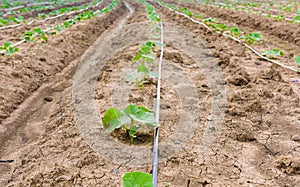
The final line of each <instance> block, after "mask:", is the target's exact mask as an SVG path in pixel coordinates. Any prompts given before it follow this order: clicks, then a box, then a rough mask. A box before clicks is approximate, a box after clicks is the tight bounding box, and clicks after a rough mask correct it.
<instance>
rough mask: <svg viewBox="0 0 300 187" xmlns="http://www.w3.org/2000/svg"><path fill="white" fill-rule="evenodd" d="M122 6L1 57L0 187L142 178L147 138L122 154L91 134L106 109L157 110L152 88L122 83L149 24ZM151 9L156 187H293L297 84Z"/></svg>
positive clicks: (235, 47)
mask: <svg viewBox="0 0 300 187" xmlns="http://www.w3.org/2000/svg"><path fill="white" fill-rule="evenodd" d="M125 2H127V3H128V4H127V6H125V4H124V2H122V3H121V4H119V6H118V7H117V8H116V9H115V10H114V11H113V12H110V13H108V14H106V15H103V16H100V17H97V18H94V19H91V20H88V21H86V22H84V23H81V24H79V25H77V26H75V27H72V28H70V30H67V31H64V32H62V33H61V34H60V35H59V36H57V37H53V38H51V39H50V40H49V42H48V43H46V44H38V43H36V44H33V45H27V46H26V45H24V46H22V48H24V49H23V50H21V52H20V53H18V54H16V55H14V56H12V57H11V58H9V59H7V58H5V57H0V59H1V63H0V65H1V69H0V76H1V87H0V92H1V108H0V109H1V110H0V119H1V125H0V141H1V144H0V158H1V159H13V160H14V162H13V163H0V176H1V177H0V184H1V185H0V186H120V181H121V177H122V174H123V173H124V172H127V171H134V170H139V171H146V172H151V141H152V138H153V137H152V136H151V133H150V134H149V135H148V136H145V137H144V139H142V140H141V141H140V142H138V143H139V144H138V145H130V144H129V143H128V142H126V141H124V140H123V139H122V137H121V138H120V137H118V136H117V135H114V134H113V135H110V134H108V133H107V132H106V131H104V130H102V128H101V123H100V119H101V117H102V116H103V112H104V111H105V109H106V108H107V107H110V106H111V105H119V106H123V105H124V104H126V103H128V102H133V103H136V104H145V105H147V106H148V107H149V108H153V107H154V103H155V102H154V101H155V100H154V96H153V94H154V93H155V91H154V90H155V84H154V83H155V82H154V83H153V84H149V85H146V87H149V89H148V90H149V91H141V90H137V89H134V87H132V86H127V85H128V84H126V80H125V79H124V75H126V73H128V72H131V71H132V70H133V69H132V68H133V67H132V66H130V64H131V58H132V57H133V56H134V54H135V53H136V51H137V50H138V46H139V44H140V43H141V42H143V41H145V40H147V39H148V37H149V36H148V35H147V32H148V29H149V25H150V24H149V23H148V22H147V18H146V14H145V10H144V7H143V6H141V5H139V4H138V3H136V2H135V1H132V0H128V1H125ZM155 6H156V8H157V11H158V14H159V15H160V17H161V18H162V21H163V23H164V31H165V32H164V36H165V54H164V67H163V77H162V82H163V83H162V98H161V99H162V106H161V108H162V113H161V119H162V120H163V121H162V127H161V134H160V148H159V149H160V157H161V162H160V164H159V173H158V181H159V184H158V186H165V185H166V184H167V183H169V184H170V186H174V187H177V186H178V187H182V186H190V187H192V186H194V187H198V186H298V185H299V184H300V127H299V124H300V107H299V94H300V90H299V88H300V85H299V83H297V82H293V80H295V79H299V75H298V74H295V73H293V72H290V71H288V70H285V69H283V68H281V67H278V66H275V65H272V64H270V63H268V62H265V61H263V60H261V59H259V58H258V57H257V56H255V55H254V54H253V53H252V52H250V51H249V50H247V49H246V48H244V46H242V45H240V44H238V43H235V42H234V41H232V40H230V39H227V38H225V37H223V36H222V35H220V34H217V33H214V32H212V31H208V30H206V29H205V28H204V27H202V26H200V25H197V24H195V23H193V22H191V21H190V20H188V19H187V18H184V17H182V16H181V15H176V13H174V12H171V11H169V10H168V9H166V8H162V7H160V6H159V5H158V4H155ZM128 7H129V8H128ZM194 8H195V10H202V9H203V7H201V6H200V5H199V7H196V6H195V7H194ZM222 11H223V10H222ZM217 13H218V14H217ZM217 13H216V14H215V15H223V14H221V13H222V12H221V13H219V12H217ZM224 14H225V13H224ZM239 16H243V15H242V14H241V15H239ZM223 19H225V18H224V17H223ZM243 19H247V16H246V15H244V18H243ZM260 21H263V20H260ZM245 22H247V21H245ZM236 24H239V23H236ZM244 26H245V27H246V25H244ZM248 29H251V28H248ZM259 29H261V32H265V33H268V32H269V31H267V29H266V28H263V27H261V28H259ZM296 29H297V28H296ZM291 32H292V31H291ZM269 34H270V33H269ZM295 35H296V32H295ZM273 37H277V38H278V40H279V41H281V40H284V38H280V37H278V36H277V35H276V34H275V35H274V36H273ZM296 37H299V36H298V35H296ZM293 41H294V42H297V40H293ZM293 41H292V40H291V41H290V45H291V46H294V45H297V43H293ZM273 45H276V44H273ZM288 47H289V46H287V49H288ZM295 50H296V51H297V50H299V47H298V49H295ZM145 90H146V89H145ZM153 92H154V93H153ZM120 98H121V99H120ZM149 139H150V140H149ZM124 155H125V156H124Z"/></svg>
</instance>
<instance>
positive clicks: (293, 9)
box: [210, 0, 300, 13]
mask: <svg viewBox="0 0 300 187" xmlns="http://www.w3.org/2000/svg"><path fill="white" fill-rule="evenodd" d="M210 4H217V5H225V6H231V7H244V8H246V9H250V8H255V9H262V10H267V11H273V10H275V11H277V10H278V11H284V12H290V13H299V12H300V9H299V8H300V7H299V2H297V0H294V2H293V3H290V2H288V3H285V2H284V1H281V2H280V3H276V2H267V3H262V2H249V1H243V2H235V1H228V0H226V1H224V2H222V3H220V2H214V3H210Z"/></svg>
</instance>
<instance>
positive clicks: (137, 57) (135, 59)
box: [132, 52, 142, 61]
mask: <svg viewBox="0 0 300 187" xmlns="http://www.w3.org/2000/svg"><path fill="white" fill-rule="evenodd" d="M141 57H142V53H141V52H138V53H137V55H136V56H135V57H133V58H132V60H134V61H137V60H139V59H140V58H141Z"/></svg>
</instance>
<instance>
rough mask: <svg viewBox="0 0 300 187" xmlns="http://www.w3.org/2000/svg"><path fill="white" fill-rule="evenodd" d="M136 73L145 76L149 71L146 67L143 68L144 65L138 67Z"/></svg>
mask: <svg viewBox="0 0 300 187" xmlns="http://www.w3.org/2000/svg"><path fill="white" fill-rule="evenodd" d="M137 71H138V72H139V73H145V74H147V73H148V72H149V69H148V68H147V67H146V66H144V65H140V66H138V67H137Z"/></svg>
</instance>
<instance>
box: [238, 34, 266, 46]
mask: <svg viewBox="0 0 300 187" xmlns="http://www.w3.org/2000/svg"><path fill="white" fill-rule="evenodd" d="M261 38H262V35H261V34H260V33H259V32H252V33H249V34H246V36H241V37H240V39H242V40H244V41H246V42H247V43H248V44H249V45H251V44H253V43H255V42H260V41H261Z"/></svg>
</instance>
